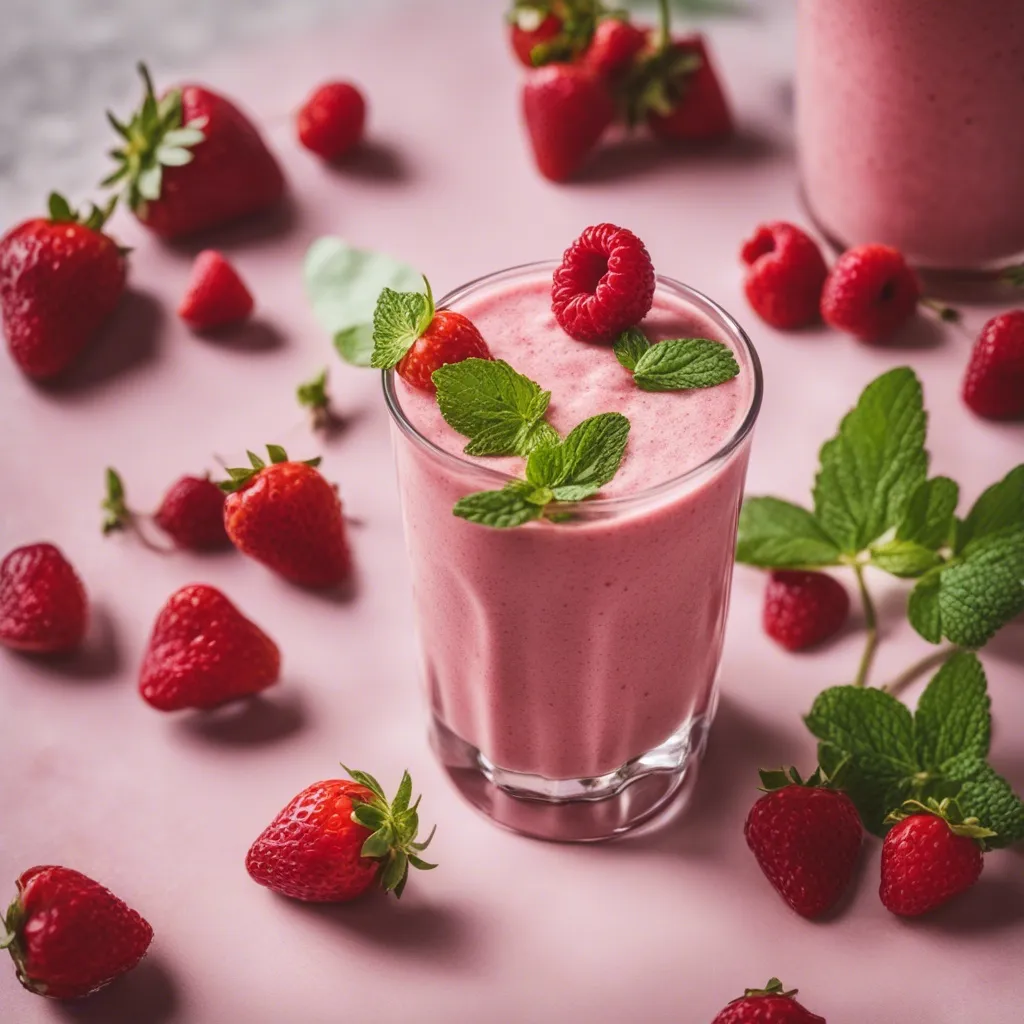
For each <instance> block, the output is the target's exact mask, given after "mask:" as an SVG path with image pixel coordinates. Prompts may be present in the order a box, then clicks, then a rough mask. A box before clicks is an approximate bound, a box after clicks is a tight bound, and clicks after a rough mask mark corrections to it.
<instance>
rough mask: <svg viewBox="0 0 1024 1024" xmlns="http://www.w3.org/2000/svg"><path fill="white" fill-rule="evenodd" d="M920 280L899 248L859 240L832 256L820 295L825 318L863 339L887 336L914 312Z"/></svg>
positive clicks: (879, 339)
mask: <svg viewBox="0 0 1024 1024" xmlns="http://www.w3.org/2000/svg"><path fill="white" fill-rule="evenodd" d="M920 299H921V285H920V283H919V282H918V280H917V275H915V274H914V272H913V270H911V269H910V267H909V266H908V264H907V261H906V260H905V259H904V258H903V254H902V253H901V252H899V250H898V249H893V248H892V247H891V246H888V245H875V244H869V245H858V246H856V247H855V248H853V249H847V251H846V252H844V253H843V255H842V256H840V257H839V259H838V260H836V262H835V265H834V266H833V267H832V270H831V271H830V272H829V275H828V277H827V278H826V280H825V287H824V289H823V290H822V294H821V315H822V318H823V319H824V321H825V323H827V324H829V326H831V327H835V328H836V329H837V330H840V331H846V333H847V334H852V335H853V336H854V337H855V338H859V339H860V340H861V341H865V342H867V343H868V344H876V343H879V342H884V341H886V340H887V339H888V338H889V337H890V336H891V335H892V334H894V333H895V332H896V331H898V330H899V329H900V328H901V327H902V326H903V325H904V324H906V323H907V322H908V321H909V320H910V319H911V317H913V315H914V313H915V312H916V311H917V304H918V302H919V301H920Z"/></svg>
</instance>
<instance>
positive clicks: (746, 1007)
mask: <svg viewBox="0 0 1024 1024" xmlns="http://www.w3.org/2000/svg"><path fill="white" fill-rule="evenodd" d="M795 995H796V989H792V990H791V991H789V992H785V991H783V986H782V982H781V981H779V979H778V978H772V979H771V980H770V981H769V982H768V984H767V985H765V987H764V988H748V989H747V990H746V992H744V993H743V995H742V996H741V997H740V998H739V999H734V1000H733V1001H732V1002H731V1003H730V1004H729V1005H728V1006H727V1007H726V1008H725V1009H724V1010H722V1012H721V1013H719V1015H718V1016H717V1017H716V1018H715V1019H714V1020H713V1021H712V1022H711V1024H826V1021H825V1018H824V1017H819V1016H818V1015H817V1014H816V1013H811V1011H810V1010H808V1009H805V1008H804V1007H803V1006H801V1005H800V1004H799V1003H798V1002H797V1001H796V1000H795V999H794V998H793V997H794V996H795Z"/></svg>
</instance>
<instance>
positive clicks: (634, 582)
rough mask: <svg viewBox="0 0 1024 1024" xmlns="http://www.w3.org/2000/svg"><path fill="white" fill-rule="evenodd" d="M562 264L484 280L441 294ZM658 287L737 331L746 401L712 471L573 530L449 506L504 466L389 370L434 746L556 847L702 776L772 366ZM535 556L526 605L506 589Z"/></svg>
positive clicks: (600, 833) (706, 303)
mask: <svg viewBox="0 0 1024 1024" xmlns="http://www.w3.org/2000/svg"><path fill="white" fill-rule="evenodd" d="M556 265H557V264H555V263H541V264H532V265H529V266H526V267H517V268H513V269H511V270H506V271H502V272H500V273H497V274H493V275H491V276H489V277H485V278H481V279H480V280H477V281H473V282H471V283H470V284H467V285H464V286H463V287H461V288H458V289H456V290H455V291H453V292H451V293H450V294H449V295H447V296H445V297H444V299H442V300H441V303H440V305H443V306H445V307H447V308H452V309H455V310H458V309H459V308H460V304H461V303H463V302H465V301H466V300H467V299H470V298H472V297H477V296H479V295H481V293H482V292H483V291H485V290H489V289H495V288H509V287H513V286H515V284H516V283H517V282H525V281H527V280H534V281H536V279H537V277H538V275H545V274H546V275H547V277H548V279H550V275H551V273H552V272H553V270H554V268H555V266H556ZM657 288H658V290H659V291H665V292H668V293H670V294H671V296H672V297H673V298H674V299H675V300H676V301H680V300H681V301H683V302H684V303H686V304H688V305H690V306H692V307H695V308H696V310H698V311H699V312H700V313H702V314H703V315H704V316H706V317H707V318H709V319H710V320H711V321H712V323H713V324H714V325H715V327H716V328H717V329H718V330H719V332H720V336H721V337H722V338H723V339H728V340H729V341H730V342H731V343H732V345H733V346H734V348H735V350H736V353H737V358H738V361H739V363H740V367H741V372H743V373H747V374H751V375H752V380H753V385H752V387H751V389H750V402H749V407H748V408H747V409H746V413H745V415H744V416H743V417H742V422H741V423H740V425H739V426H738V427H737V429H736V430H735V431H734V433H733V434H732V436H731V437H729V438H728V440H727V441H726V442H725V443H724V444H723V445H722V447H721V449H720V450H719V451H717V452H716V453H715V454H714V455H713V456H712V457H711V458H709V459H707V460H706V461H705V462H704V463H703V464H702V465H700V466H697V467H696V468H694V469H691V470H690V471H688V472H686V473H683V474H681V475H679V476H678V477H676V478H675V479H671V480H668V481H667V482H664V483H662V484H659V485H658V486H655V487H651V488H649V489H647V490H644V491H642V492H639V493H636V494H631V495H628V496H625V497H617V498H610V499H596V500H590V501H586V502H584V503H582V504H580V505H577V506H575V507H574V508H573V516H572V519H571V521H568V522H561V523H557V524H554V523H550V522H537V523H531V524H529V525H527V526H524V527H519V528H517V529H511V530H495V529H490V528H488V527H484V526H479V525H475V524H472V523H469V522H466V521H465V520H463V519H459V518H457V517H455V516H454V515H452V506H453V504H454V503H455V502H456V501H457V500H458V499H459V498H461V497H464V496H465V495H466V494H469V493H471V492H474V491H480V490H493V489H497V488H500V487H501V486H503V485H504V483H506V482H507V480H508V478H507V477H506V476H504V475H503V474H501V473H499V472H497V471H496V470H494V469H492V468H489V467H487V466H482V465H480V464H479V463H478V462H473V461H470V460H469V459H468V458H465V457H461V456H459V455H453V454H451V453H450V452H446V451H444V450H442V449H441V448H439V447H437V446H436V445H435V444H433V443H432V442H431V441H429V440H428V439H427V438H425V437H424V436H423V435H422V434H420V433H419V432H417V430H416V428H415V426H414V425H413V424H412V423H411V422H410V420H409V419H408V418H407V416H406V414H405V412H404V411H403V409H402V403H401V397H400V392H399V390H398V389H397V388H396V381H395V377H394V374H393V372H389V373H387V374H385V379H384V390H385V395H386V399H387V404H388V408H389V410H390V412H391V416H392V433H393V438H394V448H395V454H396V461H397V468H398V481H399V490H400V494H401V498H402V507H403V514H404V522H405V531H406V540H407V544H408V550H409V557H410V561H411V568H412V580H413V591H414V603H415V609H416V616H417V626H418V632H419V637H420V642H421V649H422V653H423V671H424V676H425V680H426V687H427V693H428V698H429V704H430V710H431V714H432V723H431V732H432V742H433V745H434V748H435V750H436V752H437V755H438V757H439V758H440V760H441V762H442V763H443V765H444V767H445V768H446V770H447V771H448V774H449V776H450V777H451V779H452V780H453V781H454V783H455V785H456V787H457V788H458V789H459V790H460V791H461V792H462V794H463V795H464V796H465V797H466V798H467V799H468V800H469V801H470V802H471V803H472V804H474V805H475V806H476V807H477V808H479V809H480V810H482V811H483V812H484V813H485V814H487V815H489V816H490V817H491V818H492V819H494V820H495V821H497V822H499V823H500V824H502V825H505V826H507V827H509V828H511V829H514V830H516V831H519V832H522V833H525V834H528V835H532V836H537V837H541V838H545V839H556V840H567V841H587V840H597V839H605V838H608V837H611V836H613V835H616V834H618V833H621V832H624V831H626V830H628V829H631V828H633V827H635V826H637V825H639V824H640V823H642V822H644V821H647V820H649V819H650V818H652V817H653V816H654V815H655V814H656V813H657V812H658V811H659V810H661V809H663V808H665V807H667V805H668V804H669V802H670V801H673V800H674V798H675V797H677V796H679V795H680V794H681V791H683V790H684V789H686V790H688V789H689V785H690V784H691V783H692V780H693V778H694V776H695V772H696V768H697V765H698V762H699V761H700V758H701V756H702V754H703V750H704V744H705V739H706V736H707V730H708V727H709V726H710V724H711V720H712V717H713V716H714V712H715V707H716V703H717V676H718V668H719V661H720V658H721V652H722V641H723V636H724V631H725V621H726V613H727V610H728V604H729V591H730V584H731V580H732V572H733V555H734V545H735V534H736V522H737V516H738V512H739V507H740V502H741V499H742V493H743V485H744V479H745V475H746V469H747V460H748V455H749V451H750V440H751V433H752V430H753V427H754V423H755V420H756V419H757V414H758V410H759V407H760V403H761V392H762V381H761V368H760V364H759V361H758V358H757V354H756V352H755V351H754V348H753V346H752V345H751V343H750V340H749V339H748V338H747V336H746V334H745V333H744V332H743V330H742V329H741V328H740V326H739V325H738V324H737V323H736V321H735V320H734V319H733V318H732V317H731V316H729V314H728V313H726V312H725V311H724V310H723V309H722V308H721V307H719V306H718V305H716V304H715V303H714V302H712V301H711V300H710V299H708V298H706V297H705V296H703V295H701V294H700V293H699V292H696V291H694V290H693V289H691V288H688V287H687V286H686V285H683V284H680V283H678V282H676V281H672V280H670V279H667V278H659V279H658V285H657ZM526 567H528V575H529V586H530V588H531V595H532V596H531V599H529V600H521V599H517V600H510V599H509V596H508V581H509V579H510V578H512V577H517V576H518V577H519V578H521V577H522V576H523V575H524V570H526Z"/></svg>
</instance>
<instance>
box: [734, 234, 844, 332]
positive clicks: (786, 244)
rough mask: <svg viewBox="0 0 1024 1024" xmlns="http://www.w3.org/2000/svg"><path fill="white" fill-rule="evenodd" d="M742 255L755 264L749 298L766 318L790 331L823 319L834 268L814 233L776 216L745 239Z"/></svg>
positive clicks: (746, 285)
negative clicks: (823, 292)
mask: <svg viewBox="0 0 1024 1024" xmlns="http://www.w3.org/2000/svg"><path fill="white" fill-rule="evenodd" d="M740 257H741V259H742V260H743V262H744V263H745V264H746V265H747V267H748V268H749V269H748V271H747V279H746V281H745V282H744V291H745V292H746V294H747V300H748V301H749V302H750V305H751V306H752V307H753V309H754V312H755V313H757V315H758V316H759V317H761V319H762V320H764V322H765V323H767V324H771V326H772V327H777V328H779V330H783V331H786V330H795V329H796V328H799V327H806V326H808V325H809V324H813V323H815V322H817V320H818V319H819V318H820V316H821V290H822V288H823V287H824V285H825V278H826V277H827V276H828V267H827V266H826V264H825V258H824V256H822V254H821V249H820V248H818V243H817V242H815V241H814V239H813V238H811V237H810V236H809V235H808V234H806V233H805V232H803V231H801V230H800V228H798V227H796V226H795V225H794V224H787V223H786V222H785V221H771V222H769V223H768V224H762V225H760V227H758V228H757V230H756V231H755V232H754V234H753V236H752V237H751V238H750V239H749V240H748V241H747V242H745V243H744V245H743V249H742V250H741V253H740Z"/></svg>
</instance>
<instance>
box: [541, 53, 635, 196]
mask: <svg viewBox="0 0 1024 1024" xmlns="http://www.w3.org/2000/svg"><path fill="white" fill-rule="evenodd" d="M522 110H523V120H524V121H525V123H526V130H527V134H528V135H529V138H530V144H531V146H532V148H533V157H534V160H535V162H536V164H537V169H538V170H539V171H540V173H541V174H543V175H544V177H545V178H548V179H549V180H551V181H559V182H561V181H567V180H568V179H569V178H571V177H573V176H574V175H575V174H576V172H577V171H579V170H580V168H581V167H582V166H583V165H584V163H586V161H587V158H588V157H589V156H590V154H591V153H592V152H593V150H594V149H595V148H596V146H597V144H598V143H599V142H600V141H601V137H602V136H603V135H604V133H605V131H606V130H607V129H608V127H609V126H610V125H611V123H612V121H613V120H614V119H615V103H614V101H613V99H612V95H611V92H610V91H609V89H608V85H607V83H606V82H605V81H604V80H603V79H602V78H599V77H598V76H597V75H595V74H594V73H593V72H592V71H590V70H588V69H587V68H584V67H581V66H579V65H575V64H549V65H547V66H546V67H543V68H539V69H538V70H536V71H534V72H533V73H532V74H531V75H530V76H529V77H528V78H527V80H526V82H525V83H524V85H523V98H522Z"/></svg>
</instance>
